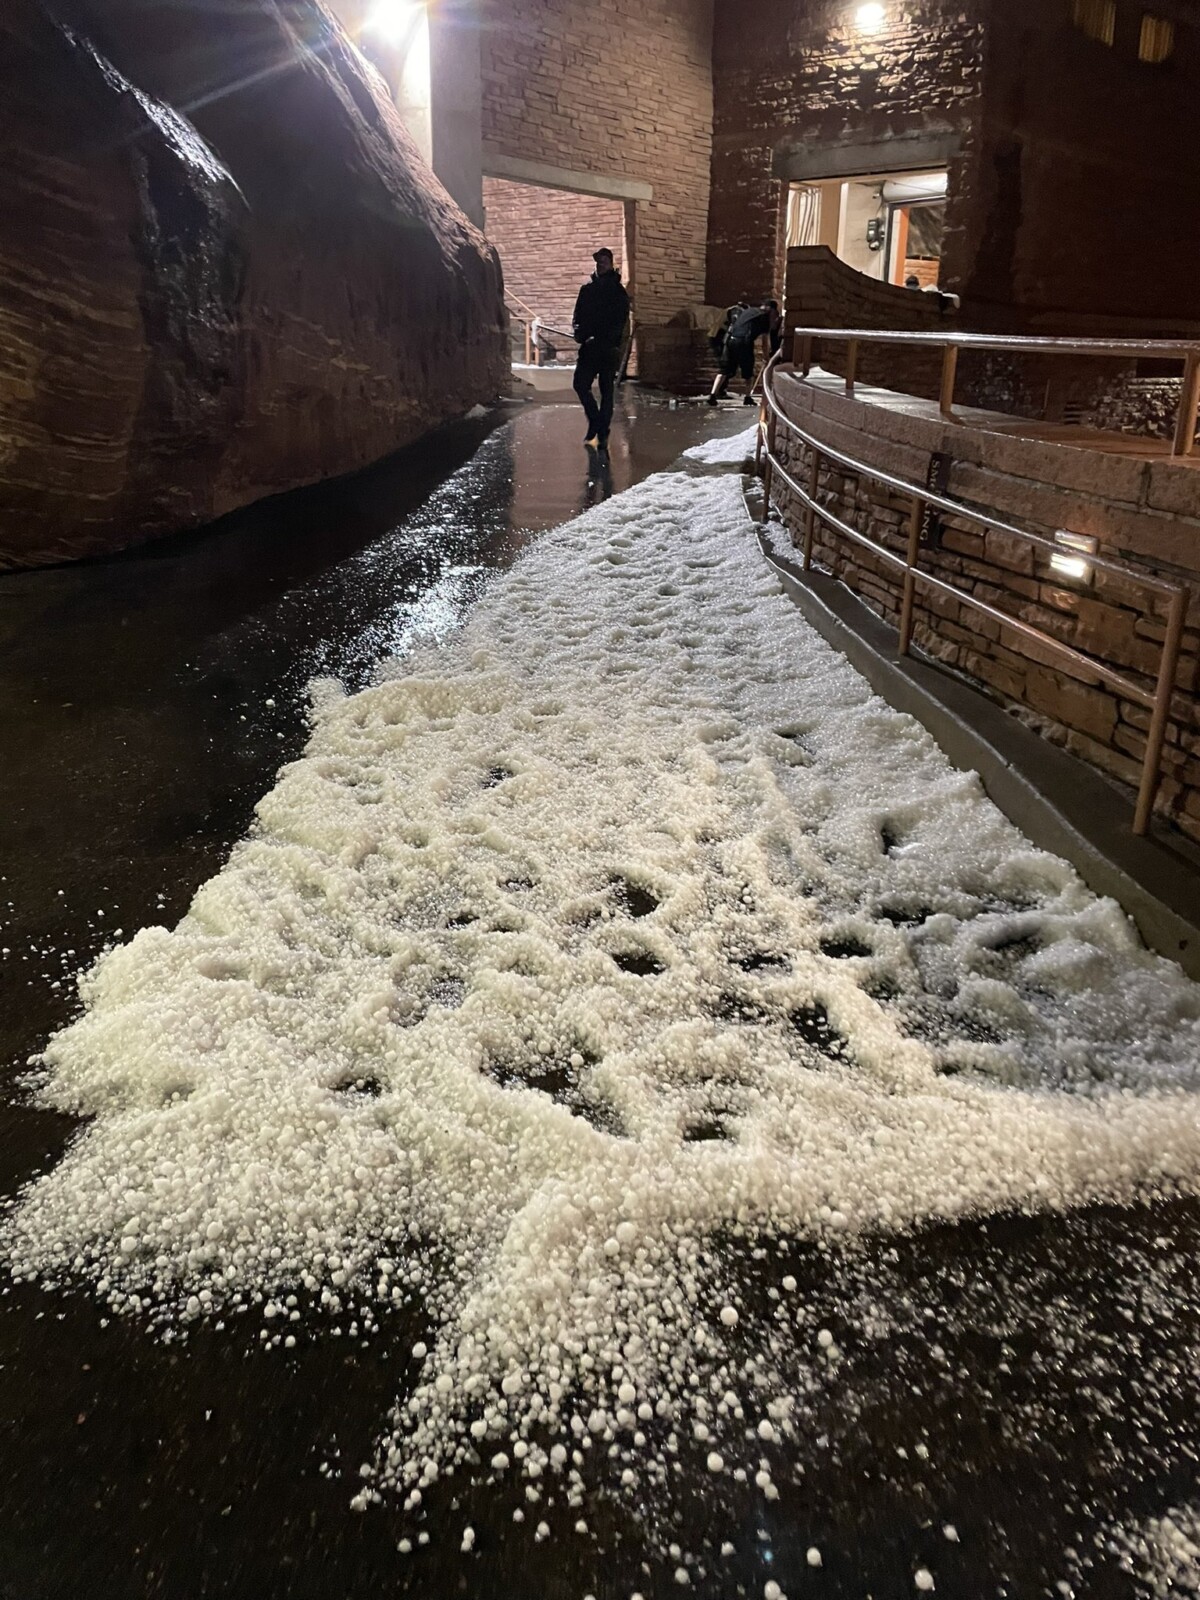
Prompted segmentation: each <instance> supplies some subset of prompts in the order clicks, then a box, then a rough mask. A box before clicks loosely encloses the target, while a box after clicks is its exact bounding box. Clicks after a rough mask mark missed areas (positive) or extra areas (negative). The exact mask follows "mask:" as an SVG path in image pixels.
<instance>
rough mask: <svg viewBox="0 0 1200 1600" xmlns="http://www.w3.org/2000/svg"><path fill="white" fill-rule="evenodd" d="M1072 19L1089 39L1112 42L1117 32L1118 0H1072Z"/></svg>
mask: <svg viewBox="0 0 1200 1600" xmlns="http://www.w3.org/2000/svg"><path fill="white" fill-rule="evenodd" d="M1071 21H1072V22H1073V23H1074V24H1075V26H1076V27H1077V28H1078V29H1079V30H1080V32H1081V33H1086V34H1087V36H1088V38H1089V39H1096V40H1098V41H1099V42H1100V43H1101V44H1112V42H1113V39H1114V38H1115V37H1116V33H1117V0H1071Z"/></svg>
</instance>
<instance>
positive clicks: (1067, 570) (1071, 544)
mask: <svg viewBox="0 0 1200 1600" xmlns="http://www.w3.org/2000/svg"><path fill="white" fill-rule="evenodd" d="M1054 542H1055V544H1059V545H1061V546H1062V547H1063V554H1062V555H1060V556H1058V555H1055V556H1051V557H1050V570H1051V571H1052V572H1057V573H1058V574H1059V575H1060V577H1063V578H1073V579H1074V580H1075V582H1076V583H1090V582H1091V581H1092V563H1091V562H1090V561H1088V560H1086V559H1085V558H1086V557H1087V556H1094V555H1095V554H1096V549H1097V545H1098V541H1097V540H1096V539H1094V538H1093V537H1092V535H1091V534H1090V533H1068V532H1067V530H1066V529H1065V528H1058V529H1057V530H1056V531H1055V534H1054ZM1068 552H1069V553H1068Z"/></svg>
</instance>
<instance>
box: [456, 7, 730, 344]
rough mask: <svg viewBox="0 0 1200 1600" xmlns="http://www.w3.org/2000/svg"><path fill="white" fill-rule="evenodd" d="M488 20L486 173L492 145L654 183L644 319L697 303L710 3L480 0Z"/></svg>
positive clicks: (637, 282) (643, 261)
mask: <svg viewBox="0 0 1200 1600" xmlns="http://www.w3.org/2000/svg"><path fill="white" fill-rule="evenodd" d="M480 15H481V21H482V25H483V38H482V50H483V138H484V150H485V155H484V165H485V168H486V165H487V155H488V152H489V151H493V152H499V153H501V154H503V155H507V156H510V157H516V158H519V159H522V160H526V161H536V162H541V163H545V164H548V165H551V166H555V167H559V168H568V169H570V170H573V171H579V172H586V173H591V174H593V175H595V176H597V177H601V178H604V177H609V178H613V177H616V178H626V179H635V180H638V181H641V182H643V183H649V184H650V185H651V187H652V189H653V198H652V199H651V200H649V201H638V202H637V219H636V226H637V261H636V270H635V273H634V293H635V302H636V314H637V317H638V319H639V321H642V322H647V323H665V322H667V321H668V320H669V319H670V317H671V316H672V315H673V314H674V313H675V312H677V311H678V310H679V309H680V307H681V306H683V305H686V304H689V303H694V302H697V301H702V300H703V298H704V263H705V245H706V229H707V222H708V191H709V166H710V158H711V151H712V55H711V49H712V0H480ZM614 248H615V247H614Z"/></svg>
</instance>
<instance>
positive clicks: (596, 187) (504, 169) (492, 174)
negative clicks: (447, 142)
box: [483, 145, 654, 200]
mask: <svg viewBox="0 0 1200 1600" xmlns="http://www.w3.org/2000/svg"><path fill="white" fill-rule="evenodd" d="M483 171H484V176H485V177H488V178H507V179H508V180H509V182H510V183H532V184H536V185H537V186H538V187H539V188H542V189H571V190H573V191H574V192H575V193H576V194H595V195H599V196H601V197H602V198H603V199H605V200H653V198H654V190H653V189H652V188H651V186H650V185H649V184H648V183H642V182H641V181H640V180H639V179H637V178H616V177H611V176H609V175H608V174H604V173H597V172H573V171H572V170H571V169H570V168H569V167H551V166H548V165H547V164H546V163H545V162H544V161H526V160H525V159H524V158H523V157H519V156H508V155H505V154H504V153H503V151H500V150H496V149H493V148H492V147H491V146H489V145H484V147H483Z"/></svg>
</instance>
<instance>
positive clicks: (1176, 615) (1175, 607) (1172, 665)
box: [1133, 589, 1188, 838]
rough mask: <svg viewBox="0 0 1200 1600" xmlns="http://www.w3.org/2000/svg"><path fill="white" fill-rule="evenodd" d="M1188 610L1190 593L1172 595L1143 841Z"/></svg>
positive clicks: (1138, 825)
mask: <svg viewBox="0 0 1200 1600" xmlns="http://www.w3.org/2000/svg"><path fill="white" fill-rule="evenodd" d="M1187 608H1188V591H1187V590H1186V589H1180V590H1178V591H1177V592H1176V593H1175V594H1173V595H1172V596H1171V604H1170V607H1169V609H1168V611H1167V636H1166V638H1165V639H1164V640H1163V650H1162V660H1161V661H1160V662H1159V665H1158V685H1157V687H1156V688H1155V691H1154V712H1153V715H1152V716H1151V718H1150V731H1149V733H1147V735H1146V755H1145V759H1144V760H1143V762H1142V783H1141V787H1140V788H1139V790H1138V799H1137V811H1136V812H1135V813H1134V818H1133V831H1134V833H1135V834H1137V835H1138V837H1139V838H1140V837H1141V836H1142V835H1144V834H1145V833H1146V832H1147V831H1148V830H1149V827H1150V817H1151V814H1152V813H1153V811H1154V797H1155V795H1156V794H1157V793H1158V784H1159V776H1160V773H1159V766H1160V763H1161V761H1162V747H1163V740H1164V739H1165V738H1166V733H1167V718H1168V717H1169V715H1170V712H1171V695H1172V693H1173V692H1174V689H1175V673H1176V670H1177V668H1178V666H1179V644H1180V640H1181V639H1182V638H1183V624H1184V619H1185V617H1186V616H1187Z"/></svg>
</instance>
